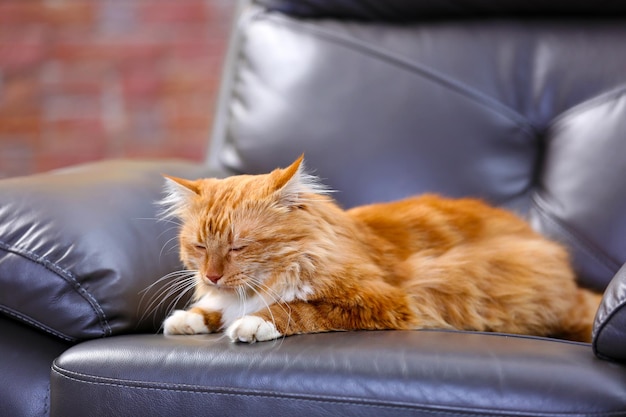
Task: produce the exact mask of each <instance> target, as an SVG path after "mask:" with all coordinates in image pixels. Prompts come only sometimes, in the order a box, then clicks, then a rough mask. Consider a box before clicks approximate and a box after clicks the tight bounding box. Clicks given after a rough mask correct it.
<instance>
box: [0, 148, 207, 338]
mask: <svg viewBox="0 0 626 417" xmlns="http://www.w3.org/2000/svg"><path fill="white" fill-rule="evenodd" d="M162 173H169V174H171V175H179V176H188V177H194V176H196V177H199V176H203V175H208V174H209V172H208V169H207V168H206V167H205V166H204V165H199V164H193V163H190V162H182V161H165V160H162V161H128V160H120V161H107V162H101V163H92V164H87V165H84V166H80V167H75V168H71V169H66V170H60V171H56V172H54V173H47V174H41V175H34V176H29V177H25V178H11V179H7V180H4V181H2V182H1V183H0V288H2V291H0V312H2V313H5V314H7V315H9V316H11V317H13V318H16V319H18V320H21V321H22V322H24V323H27V324H28V325H31V326H34V327H37V328H39V329H41V330H44V331H46V332H47V333H50V334H53V335H55V336H57V337H59V338H61V339H64V340H67V341H77V340H84V339H91V338H97V337H104V336H110V335H113V334H119V333H126V332H141V331H150V332H155V331H156V330H157V329H158V328H159V326H160V324H161V320H162V317H163V316H164V315H165V314H166V313H167V311H165V309H159V308H156V307H158V304H154V303H153V304H152V305H150V302H151V301H152V300H153V299H154V298H153V297H156V294H155V292H154V291H152V292H147V293H146V292H142V291H144V290H146V289H147V288H148V287H149V286H150V285H151V284H153V283H154V282H155V281H157V280H158V279H159V278H161V277H163V276H164V275H166V274H168V273H169V272H172V271H174V270H177V269H180V268H181V264H180V261H179V260H178V253H177V241H176V227H174V226H173V225H172V224H171V223H168V222H159V221H157V212H158V211H159V207H158V206H157V205H156V204H155V203H156V202H157V201H158V200H160V199H161V198H162V197H163V194H162V189H163V183H164V181H163V177H162V175H161V174H162ZM163 285H167V283H166V282H163ZM153 290H155V288H154V287H153ZM142 301H143V303H142ZM167 304H168V302H165V303H163V305H164V306H167ZM153 312H156V313H157V314H156V315H150V314H148V313H153Z"/></svg>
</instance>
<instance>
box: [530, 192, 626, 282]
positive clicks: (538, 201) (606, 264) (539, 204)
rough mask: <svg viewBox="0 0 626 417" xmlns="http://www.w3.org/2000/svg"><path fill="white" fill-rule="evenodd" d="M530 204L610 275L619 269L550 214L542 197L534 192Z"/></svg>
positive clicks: (593, 246)
mask: <svg viewBox="0 0 626 417" xmlns="http://www.w3.org/2000/svg"><path fill="white" fill-rule="evenodd" d="M531 201H532V205H533V206H534V207H535V208H536V209H537V211H539V212H540V213H541V214H542V217H543V218H544V219H545V220H547V221H548V222H549V223H550V224H552V225H553V226H555V227H556V228H557V229H558V230H559V231H560V232H561V233H563V237H564V238H565V239H566V240H567V242H569V243H570V244H572V246H575V247H577V248H579V249H581V250H582V251H583V252H584V253H585V254H587V255H589V256H590V257H591V258H593V259H594V260H595V261H596V262H597V263H598V264H599V265H601V266H602V267H603V268H605V269H607V270H608V271H609V272H610V273H611V274H612V275H615V274H616V273H617V271H618V269H619V266H620V265H619V263H618V262H616V261H614V260H613V259H611V258H609V257H608V256H607V255H605V254H604V253H602V250H601V249H599V248H597V247H596V246H595V245H594V244H593V243H591V242H589V241H588V240H587V239H585V238H583V237H582V236H580V235H579V234H578V233H576V232H574V231H573V230H571V228H569V227H567V226H566V225H564V224H563V223H562V222H561V221H559V220H558V219H556V218H555V217H554V216H553V215H551V214H550V213H549V212H548V210H547V209H546V208H545V207H544V206H545V204H544V202H543V199H542V198H541V197H539V196H538V195H537V194H535V195H534V196H533V197H532V198H531Z"/></svg>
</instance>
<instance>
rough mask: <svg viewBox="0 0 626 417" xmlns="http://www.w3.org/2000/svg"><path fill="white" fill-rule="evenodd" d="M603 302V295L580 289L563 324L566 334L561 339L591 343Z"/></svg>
mask: <svg viewBox="0 0 626 417" xmlns="http://www.w3.org/2000/svg"><path fill="white" fill-rule="evenodd" d="M601 301H602V294H598V293H595V292H593V291H590V290H588V289H585V288H580V287H579V288H578V290H577V292H576V297H575V300H574V302H573V303H572V309H571V310H570V313H569V314H567V316H566V317H565V318H564V322H563V323H562V325H563V329H564V333H563V334H562V335H560V337H562V338H563V339H568V340H575V341H579V342H591V332H592V330H593V322H594V320H595V317H596V312H597V311H598V307H599V306H600V302H601Z"/></svg>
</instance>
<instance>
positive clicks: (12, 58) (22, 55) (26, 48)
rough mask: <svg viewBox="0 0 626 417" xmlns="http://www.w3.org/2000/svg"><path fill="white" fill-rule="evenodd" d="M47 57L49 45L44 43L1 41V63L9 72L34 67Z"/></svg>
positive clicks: (12, 72) (4, 70) (5, 70)
mask: <svg viewBox="0 0 626 417" xmlns="http://www.w3.org/2000/svg"><path fill="white" fill-rule="evenodd" d="M47 57H48V47H47V46H46V45H45V44H42V43H13V42H2V43H0V65H1V68H2V71H3V72H4V73H7V74H14V73H17V72H19V71H24V70H26V69H28V68H34V67H36V66H37V65H39V64H41V63H43V61H44V60H45V59H46V58H47Z"/></svg>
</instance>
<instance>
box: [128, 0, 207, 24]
mask: <svg viewBox="0 0 626 417" xmlns="http://www.w3.org/2000/svg"><path fill="white" fill-rule="evenodd" d="M139 16H140V17H139V20H140V22H148V23H150V22H161V23H175V22H204V21H206V20H207V18H208V10H207V6H206V1H204V0H184V1H181V0H179V1H171V0H152V1H149V2H145V3H142V4H141V5H140V6H139Z"/></svg>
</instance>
